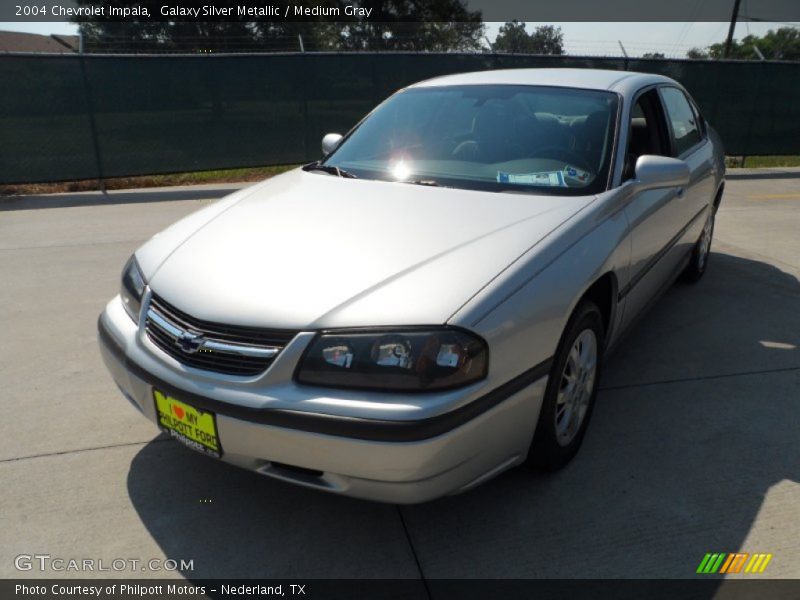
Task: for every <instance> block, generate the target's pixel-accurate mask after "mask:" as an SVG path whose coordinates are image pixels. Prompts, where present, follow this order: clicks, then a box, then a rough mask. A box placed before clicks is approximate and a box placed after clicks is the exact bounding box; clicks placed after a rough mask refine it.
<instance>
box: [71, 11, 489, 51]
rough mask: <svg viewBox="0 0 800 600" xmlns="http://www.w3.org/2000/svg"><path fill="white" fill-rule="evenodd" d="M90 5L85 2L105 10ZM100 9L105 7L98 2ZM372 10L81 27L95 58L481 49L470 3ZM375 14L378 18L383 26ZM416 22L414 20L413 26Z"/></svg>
mask: <svg viewBox="0 0 800 600" xmlns="http://www.w3.org/2000/svg"><path fill="white" fill-rule="evenodd" d="M99 2H100V0H86V1H82V4H85V5H88V4H98V3H99ZM105 4H106V5H108V4H113V5H114V6H117V7H123V6H134V5H138V4H139V2H138V1H137V0H108V1H107V2H106V3H105ZM316 4H317V5H320V6H323V5H324V6H327V7H338V8H339V9H340V15H344V6H345V5H351V4H356V3H355V2H352V1H347V2H345V0H318V1H317V2H316ZM98 5H99V4H98ZM357 5H358V6H359V7H363V8H371V9H372V11H373V12H372V13H371V14H372V18H371V19H369V20H368V19H355V20H353V21H347V22H333V21H315V22H293V21H283V20H275V21H257V22H248V21H245V20H242V21H221V22H213V23H205V22H197V21H162V22H136V21H128V22H124V23H120V22H116V23H115V22H112V21H94V22H92V23H81V24H80V30H81V33H82V34H83V36H84V43H85V47H86V50H87V51H88V52H131V51H133V52H186V53H200V52H203V53H205V52H238V51H281V50H283V51H286V50H290V51H296V50H299V41H298V34H300V35H302V38H303V45H304V48H305V49H306V50H310V51H313V50H407V51H412V52H413V51H416V52H424V51H438V52H448V51H469V50H478V49H480V48H481V43H482V39H483V32H484V25H483V22H482V20H481V13H480V11H470V10H468V9H467V7H466V2H465V0H386V1H381V0H361V1H360V2H357ZM375 15H379V17H380V21H379V22H378V21H377V20H376V17H375ZM410 16H413V17H414V19H415V20H414V21H413V22H411V21H409V17H410Z"/></svg>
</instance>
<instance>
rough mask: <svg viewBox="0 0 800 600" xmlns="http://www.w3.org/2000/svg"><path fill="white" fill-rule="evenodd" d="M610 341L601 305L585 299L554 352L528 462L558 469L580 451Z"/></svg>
mask: <svg viewBox="0 0 800 600" xmlns="http://www.w3.org/2000/svg"><path fill="white" fill-rule="evenodd" d="M604 341H605V328H604V326H603V316H602V313H601V312H600V309H599V308H598V307H597V305H596V304H594V303H593V302H590V301H583V302H582V303H581V304H580V305H578V308H577V309H575V312H574V313H573V315H572V317H570V320H569V322H568V323H567V326H566V328H565V329H564V334H563V335H562V336H561V341H560V342H559V344H558V349H557V350H556V354H555V356H554V357H553V366H552V367H551V371H550V377H549V378H548V381H547V388H546V390H545V395H544V400H543V403H542V409H541V411H540V413H539V422H538V423H537V425H536V432H535V433H534V436H533V441H532V442H531V446H530V450H529V451H528V464H530V465H532V466H535V467H539V468H544V469H548V470H555V469H559V468H561V467H563V466H564V465H566V464H567V463H568V462H569V461H570V460H571V459H572V457H573V456H575V454H576V453H577V452H578V449H579V448H580V445H581V443H582V442H583V436H584V435H585V433H586V428H587V427H588V425H589V419H590V417H591V415H592V409H593V407H594V399H595V396H596V395H597V385H598V381H599V378H600V369H601V367H602V363H603V360H602V359H603V348H604Z"/></svg>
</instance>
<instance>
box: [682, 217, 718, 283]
mask: <svg viewBox="0 0 800 600" xmlns="http://www.w3.org/2000/svg"><path fill="white" fill-rule="evenodd" d="M714 216H715V211H714V209H713V208H712V209H710V211H709V213H708V217H706V222H705V225H703V231H702V232H701V233H700V239H698V240H697V242H696V243H695V245H694V249H693V250H692V257H691V259H690V260H689V264H688V265H686V269H685V270H684V272H683V279H684V280H685V281H688V282H690V283H694V282H695V281H700V278H701V277H702V276H703V275H704V274H705V272H706V267H707V266H708V256H709V254H711V239H712V238H713V237H714Z"/></svg>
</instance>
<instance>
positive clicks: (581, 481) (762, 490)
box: [128, 252, 800, 579]
mask: <svg viewBox="0 0 800 600" xmlns="http://www.w3.org/2000/svg"><path fill="white" fill-rule="evenodd" d="M711 261H712V262H711V263H710V265H709V272H708V273H707V275H706V277H705V279H704V280H703V281H701V282H700V283H699V284H697V285H696V286H690V285H685V284H680V283H678V284H676V285H675V286H673V288H672V289H670V290H669V291H668V292H667V294H666V295H665V296H664V297H663V298H662V299H661V300H660V301H659V302H658V303H657V304H656V305H655V306H654V307H653V308H652V309H651V311H650V312H649V313H648V314H647V315H646V317H645V318H644V319H643V320H642V321H641V322H640V323H639V324H638V325H637V326H636V328H635V329H634V330H633V331H632V332H631V333H630V335H629V336H628V337H627V338H626V339H625V340H624V341H623V343H622V344H621V346H620V347H619V349H618V351H617V352H616V353H615V354H614V355H613V356H612V357H610V359H609V362H608V364H607V369H606V373H605V377H604V380H603V381H602V382H601V391H600V393H599V395H598V402H597V406H596V409H595V413H594V417H593V422H592V424H591V427H590V428H589V431H588V434H587V436H586V440H585V443H584V446H583V448H582V449H581V452H580V453H579V455H578V456H577V458H576V460H574V461H573V462H572V463H571V464H570V465H569V466H567V467H566V468H565V469H563V470H562V471H560V472H558V473H554V474H541V473H535V472H530V471H528V470H526V469H525V468H519V469H514V470H512V471H510V472H508V473H506V474H504V475H502V476H500V477H498V478H497V479H495V480H493V481H491V482H489V483H487V484H485V485H483V486H481V487H479V488H477V489H475V490H473V491H471V492H468V493H465V494H461V495H458V496H452V497H447V498H443V499H440V500H437V501H434V502H430V503H427V504H423V505H417V506H409V507H402V508H401V509H400V510H401V512H402V517H403V518H402V519H400V518H398V517H399V515H398V509H397V507H394V506H389V505H382V504H376V503H370V502H363V501H359V500H352V499H347V498H341V497H336V496H333V495H328V494H324V493H321V492H315V491H311V490H307V489H302V488H298V487H293V486H291V485H288V484H284V483H282V482H278V481H274V480H271V479H267V478H264V477H261V476H257V475H254V474H252V473H248V472H245V471H241V470H239V469H236V468H234V467H231V466H228V465H226V464H223V463H220V462H215V461H211V460H208V459H206V458H205V457H202V456H199V455H196V454H194V453H192V452H191V451H189V450H186V449H184V448H182V447H179V446H178V445H177V444H175V443H173V442H171V441H169V442H164V441H158V440H155V441H154V442H152V443H150V444H148V445H147V446H145V447H144V448H143V449H142V450H141V451H140V452H139V453H138V455H137V456H136V457H135V458H134V460H133V462H132V464H131V467H130V471H129V474H128V491H129V495H130V498H131V501H132V503H133V506H134V507H135V509H136V511H137V512H138V514H139V516H140V518H141V520H142V522H143V524H144V525H145V527H146V528H147V529H148V531H149V532H150V534H151V535H152V536H153V538H154V539H155V540H156V541H157V543H158V544H159V545H160V546H161V548H162V549H163V551H164V553H165V554H166V556H167V557H170V558H173V559H176V560H179V559H181V558H183V559H194V570H193V571H191V572H189V571H184V572H183V574H184V575H185V576H186V577H187V578H189V579H193V578H205V577H228V578H232V577H304V578H313V577H319V578H324V577H335V578H346V577H398V578H399V577H417V576H418V574H419V571H418V570H417V568H416V564H415V560H414V555H412V553H411V551H410V547H409V540H410V541H411V543H412V544H413V547H414V551H415V554H416V557H417V558H418V560H419V562H420V565H421V568H422V571H423V572H424V574H425V576H426V577H428V578H463V577H483V578H506V577H508V578H576V577H578V578H606V577H609V578H611V577H613V578H648V577H649V578H685V577H694V576H695V570H696V568H697V566H698V564H699V562H700V561H701V559H702V558H703V556H704V554H705V553H707V552H736V551H743V552H772V553H774V558H773V560H772V562H771V563H770V567H769V569H768V572H767V574H769V570H772V572H774V573H780V574H782V576H784V577H787V576H793V577H798V576H799V575H800V572H798V567H797V555H796V554H795V555H794V556H790V555H788V554H784V555H783V556H782V555H781V552H780V549H781V548H784V549H790V548H792V547H793V546H792V542H791V540H788V539H786V536H787V535H789V533H788V532H787V531H784V530H782V528H781V523H782V520H781V519H782V518H783V519H784V521H785V520H788V519H790V518H791V514H792V510H793V509H792V508H791V506H796V504H794V505H793V504H792V502H796V501H797V494H798V491H797V488H796V486H794V485H793V483H791V482H798V480H800V448H799V447H798V445H797V443H796V441H797V431H798V427H799V426H800V394H798V389H800V350H799V349H798V348H800V311H797V306H800V283H798V280H797V279H796V278H795V277H794V276H792V275H790V274H788V273H785V272H783V271H781V270H779V269H777V268H775V267H773V266H770V265H767V264H765V263H762V262H758V261H753V260H748V259H744V258H739V257H734V256H730V255H727V254H722V253H719V252H715V253H714V254H713V255H712V257H711ZM792 494H793V495H794V497H793V498H792V497H791V495H792ZM206 499H207V500H210V501H209V502H206V501H204V500H206ZM781 511H783V513H785V514H783V513H782V512H781ZM795 516H796V515H795ZM760 518H763V519H765V521H764V523H763V524H761V526H759V527H758V528H754V527H753V526H754V524H756V523H757V522H759V519H760ZM767 521H768V522H767ZM406 527H407V530H406V529H405V528H406ZM706 577H715V576H706Z"/></svg>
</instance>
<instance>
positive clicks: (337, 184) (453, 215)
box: [99, 69, 724, 503]
mask: <svg viewBox="0 0 800 600" xmlns="http://www.w3.org/2000/svg"><path fill="white" fill-rule="evenodd" d="M323 155H324V156H323V158H322V159H321V160H319V161H316V162H314V163H311V164H309V165H306V166H305V167H303V168H301V169H296V170H294V171H290V172H288V173H285V174H283V175H280V176H277V177H274V178H272V179H269V180H267V181H264V182H262V183H260V184H258V185H255V186H252V187H249V188H246V189H243V190H241V191H238V192H236V193H235V194H232V195H231V196H228V197H227V198H225V199H223V200H221V201H219V202H217V203H216V204H214V205H212V206H210V207H207V208H204V209H202V210H200V211H198V212H196V213H194V214H192V215H190V216H189V217H187V218H185V219H183V220H181V221H179V222H178V223H176V224H174V225H172V226H171V227H169V228H168V229H166V230H165V231H163V232H161V233H160V234H158V235H156V236H155V237H153V238H152V239H151V240H150V241H148V242H147V243H145V244H144V245H143V246H142V247H141V248H139V249H138V250H137V251H136V253H135V254H134V255H133V256H132V257H131V259H130V260H129V261H128V263H127V265H126V266H125V268H124V271H123V274H122V285H121V291H120V294H119V295H118V296H116V297H115V298H113V299H112V300H111V301H110V302H109V303H108V305H107V306H106V308H105V310H104V311H103V313H102V315H101V316H100V320H99V337H100V342H101V343H100V346H101V349H102V354H103V358H104V360H105V363H106V365H107V366H108V369H109V370H110V372H111V374H112V376H113V378H114V380H115V381H116V383H117V384H118V386H119V388H120V389H121V390H122V393H123V394H124V395H125V397H126V398H127V399H128V400H129V401H130V402H131V403H132V404H133V405H134V406H135V407H136V408H137V409H138V410H139V411H141V412H142V414H144V416H146V417H147V418H148V419H150V420H152V421H154V422H155V423H156V424H157V425H158V427H159V428H161V429H162V430H164V431H165V432H167V433H168V434H169V435H171V436H173V437H174V438H175V439H177V440H179V441H181V442H183V443H185V444H186V445H188V446H190V447H191V448H193V449H195V450H197V451H199V452H202V453H204V454H207V455H209V456H213V457H216V458H220V459H222V460H225V461H228V462H230V463H232V464H234V465H238V466H240V467H244V468H246V469H250V470H253V471H255V472H257V473H260V474H262V475H266V476H269V477H274V478H278V479H282V480H285V481H290V482H293V483H296V484H299V485H303V486H307V487H310V488H314V489H319V490H325V491H329V492H334V493H340V494H346V495H351V496H358V497H362V498H369V499H374V500H380V501H386V502H400V503H412V502H422V501H425V500H429V499H432V498H435V497H438V496H441V495H444V494H451V493H456V492H461V491H463V490H467V489H469V488H472V487H474V486H476V485H478V484H481V483H483V482H485V481H487V480H488V479H490V478H492V477H493V476H495V475H497V474H498V473H500V472H502V471H504V470H506V469H508V468H510V467H513V466H515V465H519V464H522V463H527V464H529V465H532V466H534V467H536V468H544V469H551V470H552V469H557V468H559V467H561V466H563V465H565V464H566V463H567V462H568V461H569V460H571V459H572V458H573V456H574V455H575V454H576V452H577V451H578V448H579V447H580V445H581V441H582V439H583V437H584V435H585V433H586V428H587V425H588V423H589V419H590V417H591V414H592V408H593V404H594V400H595V396H596V394H597V388H598V383H599V381H600V377H601V374H602V368H603V359H604V357H605V356H606V355H607V354H608V352H609V350H610V349H612V347H613V346H614V344H615V343H616V342H617V341H618V340H619V339H620V336H621V334H622V333H623V332H624V331H625V329H626V328H627V327H628V326H629V325H630V324H631V323H632V322H633V321H634V320H635V319H636V317H637V316H638V315H640V314H641V313H642V312H643V310H644V309H645V307H646V306H647V304H648V303H650V302H651V301H652V300H653V299H655V298H656V297H657V296H658V295H659V293H660V292H661V291H663V290H664V289H665V288H666V287H667V286H669V285H670V284H671V283H672V282H673V281H674V279H675V278H676V277H677V276H679V275H681V274H683V276H684V278H685V279H687V280H691V281H696V280H697V279H699V278H700V277H701V276H702V275H703V273H704V272H705V270H706V267H707V265H708V257H709V247H710V245H711V236H712V234H713V230H714V215H715V213H716V210H717V207H718V206H719V203H720V200H721V197H722V191H723V186H724V161H723V151H722V146H721V144H720V141H719V138H718V137H717V135H716V133H715V132H714V130H713V129H712V128H711V126H710V125H709V124H708V123H707V122H705V120H704V119H703V117H702V116H701V115H700V112H699V110H698V108H697V106H696V105H695V103H694V101H693V100H692V98H691V97H690V96H689V94H688V93H687V91H686V90H685V89H683V88H682V87H681V86H680V85H679V84H678V83H676V82H675V81H673V80H671V79H668V78H666V77H661V76H656V75H646V74H639V73H629V72H618V71H596V70H568V69H565V70H562V69H539V70H507V71H488V72H481V73H467V74H461V75H451V76H446V77H440V78H437V79H433V80H430V81H425V82H422V83H418V84H416V85H412V86H410V87H408V88H406V89H403V90H401V91H399V92H397V93H396V94H394V95H392V96H391V97H390V98H389V99H387V100H386V101H385V102H383V103H382V104H381V105H380V106H378V107H377V108H376V109H375V110H373V111H372V112H371V113H370V114H369V115H368V116H367V117H365V118H364V119H363V120H362V121H361V122H360V123H359V124H358V125H357V126H356V127H354V128H353V129H352V130H351V131H350V132H349V133H348V134H347V135H346V136H344V137H342V136H340V135H337V134H329V135H327V136H325V138H324V140H323Z"/></svg>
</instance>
